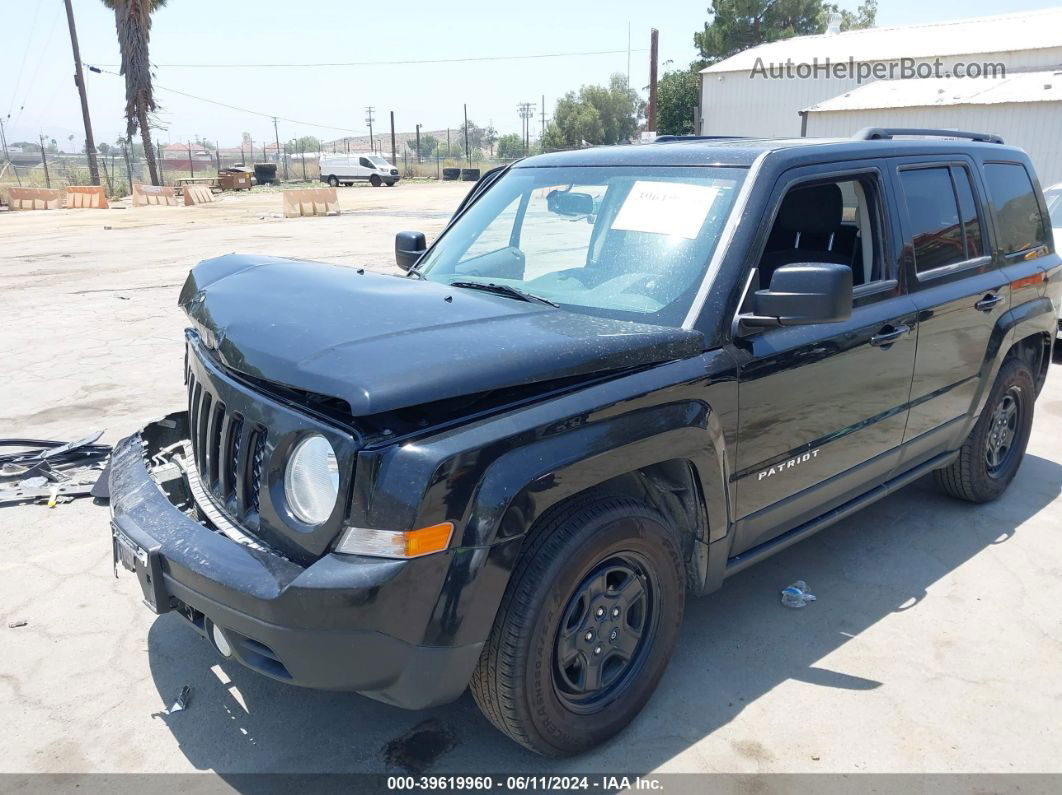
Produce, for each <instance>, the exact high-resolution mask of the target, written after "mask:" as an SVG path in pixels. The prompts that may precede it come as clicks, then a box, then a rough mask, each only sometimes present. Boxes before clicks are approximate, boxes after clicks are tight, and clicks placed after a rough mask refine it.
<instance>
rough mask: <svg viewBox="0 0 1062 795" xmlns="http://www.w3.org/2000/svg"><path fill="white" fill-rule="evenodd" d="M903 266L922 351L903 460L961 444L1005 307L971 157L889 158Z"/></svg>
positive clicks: (1005, 287) (1006, 293)
mask: <svg viewBox="0 0 1062 795" xmlns="http://www.w3.org/2000/svg"><path fill="white" fill-rule="evenodd" d="M894 163H895V168H894V169H893V170H892V178H893V180H894V183H895V186H896V191H895V194H896V197H897V203H898V204H899V210H900V218H901V222H902V226H903V233H904V252H903V260H904V268H905V269H906V271H907V277H908V283H909V284H910V285H911V298H912V299H913V300H914V303H915V305H916V307H917V308H918V350H917V353H916V355H915V368H914V379H913V382H912V386H911V411H910V414H909V415H908V419H907V429H906V431H905V432H904V454H903V458H902V460H901V466H903V467H904V468H907V467H909V466H915V465H917V464H919V463H921V462H923V461H926V460H928V459H930V458H932V457H933V456H935V455H938V454H940V453H942V452H943V451H944V450H946V449H948V448H954V447H955V446H956V445H957V444H959V443H960V442H961V437H962V435H963V432H964V428H965V427H966V423H965V422H964V421H963V420H964V418H965V417H966V415H967V413H968V412H969V411H970V408H971V405H972V404H973V401H974V398H975V397H976V394H977V390H978V386H979V384H980V380H979V374H980V372H981V369H982V366H983V364H984V362H985V354H986V352H987V350H988V341H989V338H990V337H991V335H992V329H993V327H994V326H995V325H996V322H997V321H998V320H999V318H1000V316H1001V315H1002V314H1003V313H1004V312H1006V311H1007V310H1008V309H1009V308H1010V286H1009V283H1008V280H1007V277H1006V275H1005V274H1004V273H1003V272H1002V271H1001V270H1000V268H999V267H998V264H999V263H998V262H997V261H996V259H995V258H994V257H993V256H992V252H991V248H990V245H989V238H988V226H987V222H986V219H987V218H988V213H987V204H986V202H985V195H984V190H983V186H982V185H981V183H980V180H979V178H978V176H977V175H978V171H977V169H976V168H975V167H974V164H973V163H972V162H971V161H968V160H966V159H960V158H956V159H955V160H954V161H953V162H944V163H942V162H941V161H940V159H939V158H937V159H934V160H932V161H926V160H918V159H912V160H900V161H894Z"/></svg>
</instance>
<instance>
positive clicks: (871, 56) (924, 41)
mask: <svg viewBox="0 0 1062 795" xmlns="http://www.w3.org/2000/svg"><path fill="white" fill-rule="evenodd" d="M1047 47H1062V8H1048V9H1044V10H1043V11H1022V12H1019V13H1015V14H1002V15H999V16H993V17H978V18H976V19H956V20H950V21H947V22H933V23H930V24H926V25H908V26H904V27H892V28H868V29H866V30H851V31H847V32H845V33H833V34H830V33H824V34H821V35H818V36H796V37H794V38H791V39H785V40H783V41H776V42H773V43H771V44H761V45H759V46H758V47H752V48H750V49H748V50H745V51H743V52H739V53H738V54H737V55H734V56H731V57H730V58H727V59H726V60H724V61H720V62H719V63H717V64H713V65H712V66H709V67H707V68H705V69H702V70H701V71H702V73H715V72H742V71H750V70H751V69H752V68H753V66H754V65H755V63H756V59H757V58H762V59H763V63H764V64H765V65H768V64H772V63H773V64H784V63H786V62H787V61H788V60H790V59H791V60H792V61H793V63H795V64H800V63H812V62H813V59H815V58H817V59H818V60H819V62H820V63H821V62H822V61H823V60H824V59H827V58H828V59H829V60H830V61H832V62H834V63H837V62H840V61H847V60H848V59H849V58H853V59H855V60H856V61H857V62H859V63H876V62H880V61H895V60H899V59H900V58H932V57H936V56H941V57H946V56H952V55H975V54H978V53H995V52H1014V51H1020V50H1038V49H1044V48H1047Z"/></svg>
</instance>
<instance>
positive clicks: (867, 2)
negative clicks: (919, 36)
mask: <svg viewBox="0 0 1062 795" xmlns="http://www.w3.org/2000/svg"><path fill="white" fill-rule="evenodd" d="M877 11H878V3H877V0H863V2H862V3H861V4H860V5H859V7H858V9H857V10H856V11H854V12H852V11H845V10H842V9H840V8H839V7H838V6H837V5H836V4H835V3H823V2H822V0H712V6H711V8H709V9H708V13H709V19H708V21H707V22H705V23H704V30H702V31H698V32H697V33H694V34H693V44H694V46H695V47H697V49H698V50H699V51H700V54H701V58H702V59H703V60H704V62H703V64H701V67H702V68H703V67H704V66H707V65H709V64H713V63H716V62H718V61H722V60H723V59H725V58H729V57H730V56H731V55H735V54H736V53H739V52H741V51H742V50H747V49H748V48H749V47H755V46H756V45H758V44H769V43H770V42H772V41H780V40H781V39H788V38H790V37H792V36H807V35H810V34H813V33H825V32H826V23H827V20H828V19H829V16H830V13H831V12H838V13H840V14H841V18H842V19H841V30H854V29H856V28H869V27H873V26H874V22H875V20H876V18H877Z"/></svg>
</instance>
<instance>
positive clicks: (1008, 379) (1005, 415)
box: [934, 357, 1036, 502]
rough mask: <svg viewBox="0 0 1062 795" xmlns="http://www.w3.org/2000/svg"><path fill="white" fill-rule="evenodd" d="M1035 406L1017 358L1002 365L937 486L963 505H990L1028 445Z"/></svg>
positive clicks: (1027, 374) (1028, 374) (1029, 379)
mask: <svg viewBox="0 0 1062 795" xmlns="http://www.w3.org/2000/svg"><path fill="white" fill-rule="evenodd" d="M1035 400H1036V383H1035V380H1034V378H1033V374H1032V371H1031V370H1030V369H1029V365H1028V364H1027V363H1026V362H1024V361H1023V360H1022V359H1020V358H1018V357H1013V358H1009V359H1007V360H1006V361H1005V362H1003V366H1002V367H1001V368H1000V369H999V375H998V376H997V377H996V382H995V384H993V385H992V392H991V393H990V394H989V396H988V401H987V402H986V403H985V407H984V410H983V411H982V412H981V417H980V418H979V419H978V420H977V424H976V425H974V428H973V431H971V432H970V435H969V436H968V437H967V438H966V441H965V442H963V445H962V447H961V448H960V449H959V456H958V458H956V459H955V460H954V461H953V462H952V463H951V464H949V465H948V466H946V467H944V468H943V469H938V470H937V471H936V472H935V473H934V477H935V479H936V482H937V485H938V486H940V488H941V489H943V490H944V491H945V492H946V493H947V494H950V495H951V496H952V497H957V498H958V499H961V500H967V501H968V502H990V501H991V500H994V499H996V498H997V497H999V496H1000V495H1001V494H1002V493H1003V492H1004V491H1006V490H1007V486H1009V485H1010V482H1011V481H1012V480H1014V476H1015V475H1016V474H1017V472H1018V467H1019V466H1021V461H1022V458H1024V456H1025V448H1026V446H1028V444H1029V435H1030V434H1031V432H1032V421H1033V405H1034V403H1035Z"/></svg>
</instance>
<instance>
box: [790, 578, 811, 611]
mask: <svg viewBox="0 0 1062 795" xmlns="http://www.w3.org/2000/svg"><path fill="white" fill-rule="evenodd" d="M814 601H815V594H813V593H811V591H809V590H808V584H807V583H806V582H804V581H803V580H797V581H796V582H795V583H793V584H792V585H789V586H787V587H785V588H783V589H782V604H783V605H784V606H785V607H806V606H807V604H808V603H809V602H814Z"/></svg>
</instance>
